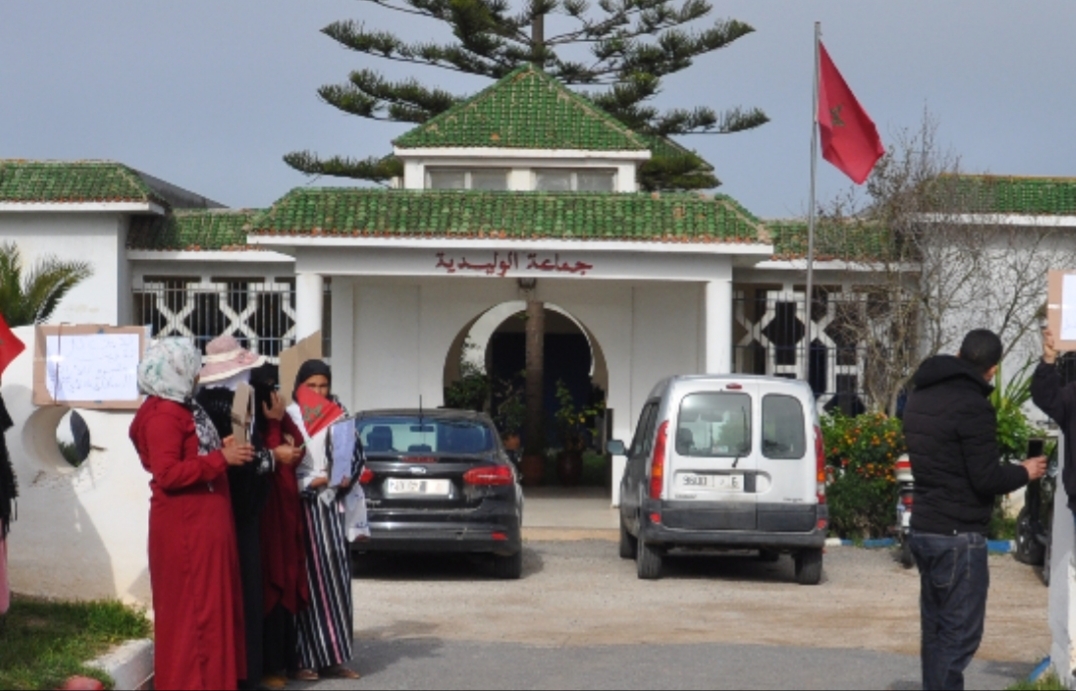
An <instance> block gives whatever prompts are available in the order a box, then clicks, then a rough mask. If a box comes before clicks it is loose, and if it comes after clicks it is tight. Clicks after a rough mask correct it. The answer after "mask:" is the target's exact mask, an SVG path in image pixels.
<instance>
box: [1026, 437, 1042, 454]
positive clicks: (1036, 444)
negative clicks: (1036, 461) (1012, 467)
mask: <svg viewBox="0 0 1076 691" xmlns="http://www.w3.org/2000/svg"><path fill="white" fill-rule="evenodd" d="M1045 455H1046V440H1045V439H1028V440H1027V457H1028V458H1038V457H1039V456H1045Z"/></svg>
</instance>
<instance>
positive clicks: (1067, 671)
mask: <svg viewBox="0 0 1076 691" xmlns="http://www.w3.org/2000/svg"><path fill="white" fill-rule="evenodd" d="M1062 443H1063V444H1067V443H1068V440H1067V439H1066V440H1063V441H1062ZM1058 457H1059V458H1062V459H1063V458H1064V454H1061V453H1059V454H1058ZM1063 467H1064V463H1063V462H1062V464H1061V467H1059V468H1058V476H1057V493H1056V494H1055V495H1054V524H1053V530H1052V537H1053V544H1052V546H1051V549H1050V554H1051V559H1050V562H1051V563H1049V564H1047V565H1046V566H1047V568H1049V569H1050V607H1049V617H1050V630H1051V632H1052V633H1053V646H1052V649H1051V651H1050V659H1051V660H1052V661H1053V666H1054V670H1055V671H1056V672H1057V676H1058V677H1059V678H1060V679H1061V681H1062V682H1063V683H1064V684H1065V686H1066V688H1070V689H1071V688H1073V687H1074V683H1076V679H1074V676H1076V674H1074V672H1076V641H1074V638H1076V568H1074V566H1073V548H1074V547H1076V526H1074V524H1073V520H1072V512H1071V511H1069V508H1068V495H1067V494H1066V493H1065V487H1064V485H1063V484H1062V482H1061V472H1062V468H1063Z"/></svg>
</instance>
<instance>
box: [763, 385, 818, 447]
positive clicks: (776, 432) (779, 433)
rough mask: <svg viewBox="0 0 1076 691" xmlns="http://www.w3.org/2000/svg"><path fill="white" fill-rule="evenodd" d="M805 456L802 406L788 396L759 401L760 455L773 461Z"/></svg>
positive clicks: (776, 395)
mask: <svg viewBox="0 0 1076 691" xmlns="http://www.w3.org/2000/svg"><path fill="white" fill-rule="evenodd" d="M806 453H807V434H806V432H805V431H804V429H803V405H802V404H801V403H800V402H799V399H796V398H793V397H792V396H781V395H778V394H771V395H769V396H766V397H764V398H763V399H762V455H764V456H765V457H766V458H772V459H774V460H782V459H789V460H793V459H797V460H798V459H800V458H803V457H804V455H805V454H806Z"/></svg>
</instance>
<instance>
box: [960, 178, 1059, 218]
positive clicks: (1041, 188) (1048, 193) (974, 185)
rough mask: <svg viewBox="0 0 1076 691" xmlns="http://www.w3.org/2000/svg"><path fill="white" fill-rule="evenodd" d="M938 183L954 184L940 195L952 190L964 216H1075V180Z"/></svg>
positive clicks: (992, 180)
mask: <svg viewBox="0 0 1076 691" xmlns="http://www.w3.org/2000/svg"><path fill="white" fill-rule="evenodd" d="M942 182H943V184H946V183H948V184H953V183H955V184H956V189H955V190H950V189H949V188H947V187H943V190H944V191H943V194H945V195H950V194H952V193H953V191H955V192H956V194H957V195H958V196H957V197H956V198H955V199H956V202H955V203H956V204H957V205H958V206H959V210H961V211H965V212H968V213H985V214H991V213H993V214H1021V215H1023V214H1027V215H1056V216H1076V178H1036V177H1012V176H1009V177H1006V176H998V175H961V176H959V177H952V176H947V177H946V178H943V180H942Z"/></svg>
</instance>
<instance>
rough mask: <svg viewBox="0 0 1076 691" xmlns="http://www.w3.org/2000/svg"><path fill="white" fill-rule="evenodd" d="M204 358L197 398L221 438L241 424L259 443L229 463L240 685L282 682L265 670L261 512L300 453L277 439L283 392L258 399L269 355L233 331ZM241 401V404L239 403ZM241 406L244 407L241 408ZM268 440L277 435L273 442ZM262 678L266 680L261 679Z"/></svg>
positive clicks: (209, 347) (242, 431)
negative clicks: (279, 468)
mask: <svg viewBox="0 0 1076 691" xmlns="http://www.w3.org/2000/svg"><path fill="white" fill-rule="evenodd" d="M203 363H204V365H203V367H202V370H201V372H200V373H199V376H198V380H199V383H200V384H201V388H200V389H199V391H198V395H197V397H196V399H195V400H197V402H198V404H199V405H200V406H202V408H203V409H205V411H206V413H208V414H209V418H210V420H212V422H213V426H214V427H216V429H217V433H218V434H219V435H220V436H221V437H222V438H225V437H230V436H232V434H233V431H234V429H235V427H236V426H242V427H241V428H240V432H239V435H242V436H244V437H250V441H251V442H252V443H253V445H254V460H253V461H252V462H251V463H248V464H246V465H243V466H233V467H230V468H228V487H229V488H230V490H231V498H232V514H233V516H234V518H235V537H236V543H237V545H238V550H239V574H240V578H241V580H242V583H243V612H244V615H245V620H246V641H247V677H246V678H245V679H240V681H239V688H241V689H256V688H259V686H261V685H267V686H275V685H277V684H274V683H273V681H272V680H268V681H267V680H266V679H263V677H262V675H263V672H264V671H265V669H264V668H265V663H264V656H263V649H264V643H263V628H264V619H265V609H264V601H265V593H264V588H263V585H262V550H261V544H262V535H261V533H262V528H261V524H262V514H263V511H264V509H265V506H266V503H267V501H268V499H269V492H270V489H271V487H272V483H273V472H274V470H275V469H276V465H277V464H278V463H280V464H293V463H295V462H296V461H298V460H299V456H300V453H299V452H298V451H297V450H296V449H295V448H294V447H292V446H290V445H287V444H282V443H280V442H279V441H277V440H279V439H280V438H281V435H280V424H281V421H282V420H283V419H284V404H283V402H282V401H281V400H280V398H279V397H278V396H276V395H275V394H273V396H272V398H271V399H270V400H269V401H264V400H263V401H262V405H261V406H260V409H259V406H257V405H255V401H254V395H253V394H254V391H253V388H252V387H251V373H252V371H253V370H254V369H255V368H258V367H261V366H262V365H264V364H265V357H264V356H261V355H258V354H257V353H253V352H251V351H249V350H245V349H244V348H242V347H240V345H239V341H237V340H236V339H235V337H234V336H220V337H218V338H215V339H213V340H212V341H210V342H209V344H208V345H207V346H206V354H205V358H204V359H203ZM237 401H238V402H239V406H237V405H236V403H237ZM237 407H241V408H243V410H242V411H237V410H236V408H237ZM251 414H253V415H254V417H261V418H264V420H263V424H262V425H256V424H255V419H253V418H252V417H251ZM259 414H260V415H259ZM242 428H245V429H242ZM263 430H264V435H263ZM251 432H253V433H252V434H251ZM267 440H273V443H272V445H271V446H270V443H269V441H267ZM259 681H261V682H262V683H261V684H259ZM279 685H283V684H282V683H281V684H279Z"/></svg>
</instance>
